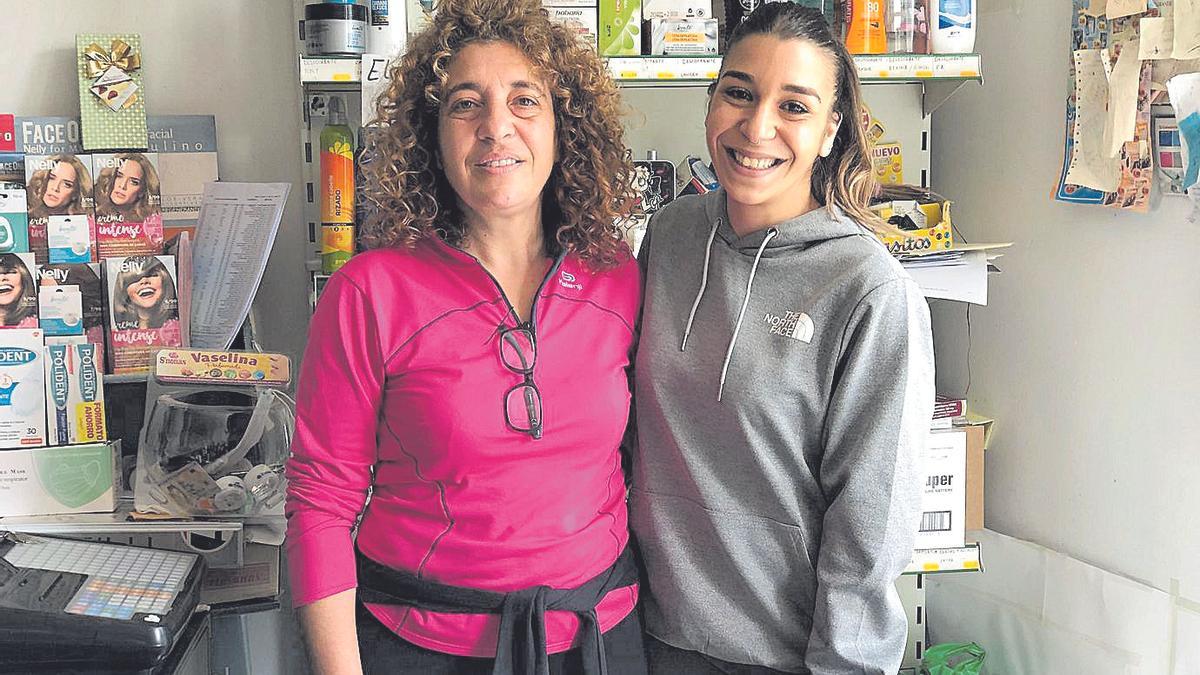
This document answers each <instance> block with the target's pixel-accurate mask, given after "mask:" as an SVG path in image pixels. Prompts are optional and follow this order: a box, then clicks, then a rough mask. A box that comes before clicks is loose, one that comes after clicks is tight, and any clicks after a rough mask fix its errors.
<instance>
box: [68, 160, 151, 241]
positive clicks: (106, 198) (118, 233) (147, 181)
mask: <svg viewBox="0 0 1200 675" xmlns="http://www.w3.org/2000/svg"><path fill="white" fill-rule="evenodd" d="M92 172H93V175H94V176H95V179H96V183H95V188H94V193H93V194H94V200H93V201H94V202H95V230H96V233H95V234H96V245H97V247H98V248H99V258H97V260H100V259H104V258H120V257H127V256H134V255H159V254H161V253H162V252H163V217H162V206H161V200H162V194H161V186H160V181H159V175H160V174H159V170H158V154H157V153H154V152H122V153H116V154H112V153H105V154H94V155H92ZM50 262H91V261H90V260H75V259H70V260H67V259H63V260H56V259H55V258H54V255H53V251H51V256H50Z"/></svg>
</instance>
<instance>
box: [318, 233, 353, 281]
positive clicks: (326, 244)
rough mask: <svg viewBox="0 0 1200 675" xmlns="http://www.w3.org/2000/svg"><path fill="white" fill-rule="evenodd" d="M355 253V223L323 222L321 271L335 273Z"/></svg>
mask: <svg viewBox="0 0 1200 675" xmlns="http://www.w3.org/2000/svg"><path fill="white" fill-rule="evenodd" d="M352 255H354V224H353V223H347V224H342V223H321V273H322V274H333V273H334V272H336V271H338V269H339V268H341V266H342V265H345V264H346V261H348V260H350V256H352Z"/></svg>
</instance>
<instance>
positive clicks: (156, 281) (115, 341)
mask: <svg viewBox="0 0 1200 675" xmlns="http://www.w3.org/2000/svg"><path fill="white" fill-rule="evenodd" d="M104 283H105V288H106V289H107V292H106V294H105V297H106V299H107V302H108V344H109V364H110V366H111V369H112V372H114V373H144V372H147V371H148V370H149V369H150V354H151V352H153V351H154V349H155V348H157V347H180V346H182V345H183V335H182V330H181V329H180V325H179V294H178V292H177V291H176V287H177V286H176V284H177V278H176V273H175V257H174V256H169V255H157V256H132V257H128V258H109V259H108V260H105V261H104Z"/></svg>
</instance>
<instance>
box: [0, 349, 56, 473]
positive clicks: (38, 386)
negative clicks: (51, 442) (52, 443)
mask: <svg viewBox="0 0 1200 675" xmlns="http://www.w3.org/2000/svg"><path fill="white" fill-rule="evenodd" d="M42 338H43V333H42V330H41V329H40V328H23V329H13V330H6V331H0V448H30V447H37V446H41V445H45V444H46V387H45V366H44V365H43V364H44V363H45V347H44V344H43V342H42ZM7 454H8V453H5V452H0V456H4V455H7Z"/></svg>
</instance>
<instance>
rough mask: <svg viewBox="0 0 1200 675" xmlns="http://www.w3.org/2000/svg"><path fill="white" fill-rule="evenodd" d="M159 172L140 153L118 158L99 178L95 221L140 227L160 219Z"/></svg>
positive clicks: (123, 155)
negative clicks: (139, 225)
mask: <svg viewBox="0 0 1200 675" xmlns="http://www.w3.org/2000/svg"><path fill="white" fill-rule="evenodd" d="M159 195H160V187H159V180H158V170H157V169H155V168H154V164H153V163H151V162H150V158H149V157H146V155H144V154H142V153H140V152H129V153H123V154H120V155H117V157H116V166H112V167H108V168H106V169H103V170H101V171H100V172H99V174H98V175H97V176H96V221H97V222H98V223H101V222H105V221H113V220H120V221H124V222H127V223H141V222H144V221H146V220H147V219H150V218H151V217H153V216H161V213H162V212H161V207H160V204H159V199H160V196H159Z"/></svg>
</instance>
